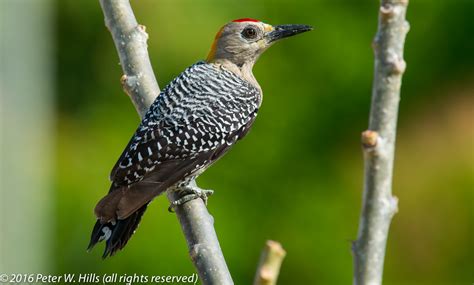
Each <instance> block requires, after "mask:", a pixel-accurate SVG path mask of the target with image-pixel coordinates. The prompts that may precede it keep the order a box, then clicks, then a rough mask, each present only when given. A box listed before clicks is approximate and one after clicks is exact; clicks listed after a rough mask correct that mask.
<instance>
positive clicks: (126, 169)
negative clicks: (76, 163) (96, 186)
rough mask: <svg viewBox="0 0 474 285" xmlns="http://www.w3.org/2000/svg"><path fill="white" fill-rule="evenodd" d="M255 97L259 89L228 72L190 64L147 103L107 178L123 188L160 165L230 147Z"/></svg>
mask: <svg viewBox="0 0 474 285" xmlns="http://www.w3.org/2000/svg"><path fill="white" fill-rule="evenodd" d="M261 98H262V96H261V93H260V91H259V89H257V88H256V87H254V86H252V85H251V84H250V83H248V82H247V81H244V80H243V79H241V78H240V77H238V76H236V75H235V74H234V73H232V72H230V71H228V70H225V69H223V68H219V67H217V66H215V65H213V64H208V63H205V62H198V63H196V64H194V65H192V66H190V67H189V68H187V69H186V70H185V71H184V72H183V73H181V74H180V75H179V76H178V77H177V78H175V79H174V80H173V81H172V82H171V83H170V84H169V85H167V86H166V87H165V89H164V90H163V91H162V92H161V94H160V96H158V98H157V99H156V100H155V102H154V103H153V104H152V105H151V107H150V110H149V111H148V112H147V114H146V115H145V117H144V119H143V120H142V122H141V124H140V126H139V127H138V129H137V131H136V133H135V135H134V136H133V138H132V139H131V143H130V144H129V146H128V148H127V149H126V150H125V151H124V154H123V155H122V157H121V158H120V159H119V161H118V162H117V165H116V166H115V167H114V169H113V170H112V173H111V180H112V181H114V182H115V183H117V184H119V185H123V184H127V185H129V184H132V183H135V182H138V181H140V180H142V179H143V178H144V177H145V176H146V175H147V174H148V173H149V172H152V171H154V170H155V168H156V167H158V166H159V165H160V164H161V163H162V162H164V161H169V160H184V161H186V160H190V159H191V160H192V159H193V158H196V157H197V156H199V154H202V153H206V152H212V151H213V150H215V149H217V148H219V147H222V146H230V145H232V144H233V143H234V142H235V141H236V140H237V139H238V138H239V136H242V135H243V134H245V133H246V131H247V128H249V127H250V124H249V123H250V122H253V120H254V118H255V116H256V115H257V110H258V108H259V106H260V104H261ZM209 162H210V161H207V162H203V164H202V165H200V167H202V166H204V165H205V164H207V163H209ZM191 171H192V172H194V170H191Z"/></svg>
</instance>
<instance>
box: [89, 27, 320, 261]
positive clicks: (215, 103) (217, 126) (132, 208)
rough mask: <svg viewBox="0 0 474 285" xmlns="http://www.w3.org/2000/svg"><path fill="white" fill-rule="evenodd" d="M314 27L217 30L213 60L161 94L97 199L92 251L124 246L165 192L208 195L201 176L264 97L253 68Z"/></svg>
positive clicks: (252, 118) (239, 133)
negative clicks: (104, 192) (266, 53)
mask: <svg viewBox="0 0 474 285" xmlns="http://www.w3.org/2000/svg"><path fill="white" fill-rule="evenodd" d="M310 30H312V27H311V26H309V25H301V24H289V25H276V26H272V25H270V24H266V23H264V22H262V21H259V20H256V19H252V18H242V19H237V20H233V21H231V22H229V23H227V24H225V25H224V26H223V27H222V28H221V29H219V31H218V32H217V34H216V36H215V38H214V41H213V43H212V45H211V49H210V51H209V53H208V56H207V58H206V59H205V60H202V61H198V62H197V63H195V64H193V65H191V66H189V67H188V68H186V69H185V70H184V71H183V72H182V73H181V74H180V75H178V76H177V77H176V78H175V79H173V80H172V81H171V82H170V83H169V84H168V85H167V86H166V87H165V88H164V89H163V90H162V91H161V92H160V94H159V96H158V97H157V98H156V99H155V101H154V102H153V103H152V105H151V106H150V108H149V110H148V111H147V113H146V114H145V115H144V117H143V119H142V121H141V123H140V125H139V126H138V128H137V130H136V131H135V133H134V135H133V136H132V138H131V139H130V141H129V143H128V145H127V146H126V147H125V149H124V151H123V152H122V155H121V156H120V157H119V159H118V161H117V163H116V164H115V166H114V167H113V168H112V171H111V173H110V180H111V186H110V190H109V192H108V194H107V195H106V196H105V197H103V198H102V199H101V200H100V201H99V202H98V203H97V205H96V207H95V209H94V212H95V216H96V218H97V220H96V223H95V226H94V228H93V230H92V234H91V239H90V243H89V246H88V250H90V249H92V248H93V247H94V246H95V245H96V244H97V243H99V242H101V241H105V243H106V245H105V250H104V253H103V256H102V257H103V258H106V257H108V256H113V255H114V254H115V253H116V252H117V251H119V250H121V249H123V247H124V246H125V245H126V244H127V242H128V241H129V239H130V237H131V236H132V235H133V233H134V232H135V230H136V229H137V226H138V224H139V223H140V220H141V218H142V215H143V214H144V212H145V210H146V209H147V206H148V204H149V203H150V202H151V201H152V200H153V199H154V198H155V197H157V196H159V195H160V194H162V193H164V192H166V191H168V190H170V191H173V190H178V189H185V190H186V191H187V194H186V195H184V196H183V197H182V199H179V200H178V201H176V202H175V203H174V205H172V206H177V205H180V204H182V203H185V202H186V201H188V200H190V199H195V198H199V197H201V198H203V199H206V198H207V195H209V194H210V192H209V191H205V190H202V191H201V190H200V189H199V188H198V187H197V186H196V184H195V182H194V180H195V179H196V178H197V177H198V176H199V175H200V174H202V173H203V172H204V171H205V170H206V169H207V168H208V167H209V166H211V165H212V164H213V163H215V162H216V161H217V160H218V159H219V158H221V157H222V156H223V155H224V154H225V153H227V152H228V151H229V149H230V148H231V147H232V146H233V145H234V144H235V143H236V142H237V141H239V140H241V139H242V138H243V137H245V136H246V134H247V133H248V131H249V130H250V128H251V126H252V124H253V123H254V121H255V118H256V116H257V112H258V110H259V108H260V106H261V103H262V96H263V95H262V94H263V93H262V89H261V87H260V85H259V84H258V82H257V80H256V79H255V77H254V75H253V73H252V68H253V66H254V64H255V62H256V61H257V59H258V58H259V56H260V55H261V54H262V53H263V52H264V51H265V50H267V49H268V48H269V47H270V46H272V45H273V44H274V43H275V42H277V41H279V40H281V39H283V38H287V37H290V36H294V35H297V34H300V33H303V32H307V31H310Z"/></svg>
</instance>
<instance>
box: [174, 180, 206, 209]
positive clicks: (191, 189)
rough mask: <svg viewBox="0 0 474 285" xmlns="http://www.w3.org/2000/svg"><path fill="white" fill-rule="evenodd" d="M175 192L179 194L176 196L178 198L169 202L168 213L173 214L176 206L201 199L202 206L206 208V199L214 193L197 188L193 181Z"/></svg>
mask: <svg viewBox="0 0 474 285" xmlns="http://www.w3.org/2000/svg"><path fill="white" fill-rule="evenodd" d="M175 191H176V192H177V193H178V194H179V195H178V196H179V197H180V198H179V199H177V200H175V201H173V202H171V204H170V206H169V207H168V211H170V212H174V209H175V208H176V207H177V206H180V205H183V204H184V203H186V202H189V201H191V200H194V199H198V198H201V199H202V200H203V201H204V204H205V205H206V206H207V198H208V197H209V196H211V195H212V194H213V193H214V191H213V190H209V189H201V188H199V186H197V184H196V181H195V180H192V181H191V182H190V183H189V184H187V185H186V186H183V187H179V188H178V189H176V190H175Z"/></svg>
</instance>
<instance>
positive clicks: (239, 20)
mask: <svg viewBox="0 0 474 285" xmlns="http://www.w3.org/2000/svg"><path fill="white" fill-rule="evenodd" d="M232 22H237V23H240V22H261V21H259V20H257V19H252V18H242V19H237V20H233V21H232Z"/></svg>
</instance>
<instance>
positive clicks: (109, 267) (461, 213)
mask: <svg viewBox="0 0 474 285" xmlns="http://www.w3.org/2000/svg"><path fill="white" fill-rule="evenodd" d="M48 3H49V5H51V6H52V7H53V10H52V11H53V12H52V14H51V15H52V17H54V18H52V19H53V23H52V24H53V25H54V41H53V42H52V43H53V50H54V52H53V53H52V57H53V58H54V60H55V72H54V82H55V83H54V86H55V88H54V89H55V94H56V95H55V97H54V134H55V136H54V139H53V140H54V142H53V145H54V156H53V157H54V161H53V163H52V166H51V167H52V168H53V170H54V175H52V183H51V184H52V187H53V191H51V192H48V193H49V194H48V195H49V196H48V199H49V200H50V201H52V206H53V209H52V215H51V216H50V218H49V221H50V222H51V228H52V232H51V237H50V245H51V246H52V251H49V258H48V260H49V262H50V266H49V268H50V269H51V271H52V272H54V273H57V274H60V273H71V272H77V273H90V272H96V273H100V274H102V273H119V274H124V273H126V274H133V273H138V274H146V275H158V274H159V275H168V274H169V275H179V274H186V275H190V274H191V273H193V272H194V268H193V266H192V263H191V262H190V259H189V256H188V253H187V247H186V243H185V240H184V237H183V236H182V232H181V230H180V225H179V223H178V222H177V219H176V217H175V215H173V214H170V213H168V212H167V210H166V209H167V206H168V201H167V200H166V199H164V197H160V198H158V199H156V200H155V202H154V203H152V205H151V207H149V210H148V211H147V214H146V215H145V216H144V219H143V221H142V223H141V225H140V227H139V230H138V231H137V233H136V234H135V235H134V236H133V238H132V239H131V240H130V242H129V244H128V245H127V247H126V248H125V250H124V251H122V252H119V253H118V254H117V255H116V256H114V257H113V258H111V259H107V260H105V261H103V260H101V258H100V255H101V254H102V246H99V248H96V249H94V250H93V252H92V253H87V252H86V251H85V248H86V246H87V244H88V241H89V235H90V231H91V228H92V226H93V223H94V221H95V218H94V215H93V208H94V205H95V203H96V202H97V201H98V200H99V199H100V198H101V197H102V196H103V195H104V194H105V193H106V191H107V190H108V187H109V181H108V179H107V177H108V174H109V171H110V169H111V167H112V166H113V164H114V163H115V162H116V159H117V158H118V156H119V155H120V154H121V152H122V150H123V148H124V147H125V145H126V144H127V142H128V140H129V138H130V136H131V135H132V134H133V132H134V130H135V128H136V126H137V124H138V123H139V118H138V116H137V114H136V112H135V110H134V108H133V106H132V104H131V103H130V100H129V98H128V97H127V96H126V95H125V93H124V92H123V91H122V89H121V86H120V82H119V78H120V76H121V75H122V72H121V68H120V66H119V64H118V62H119V61H118V57H117V53H116V50H115V47H114V45H113V42H112V39H111V36H110V34H109V32H108V31H107V29H106V28H105V26H104V20H103V15H102V11H101V9H100V6H99V3H98V1H73V0H56V1H52V2H48ZM132 6H133V9H134V11H135V15H136V17H137V19H138V21H139V23H141V24H143V25H145V26H146V27H147V32H148V34H149V37H150V38H149V41H148V46H149V53H150V57H151V61H152V64H153V67H154V70H155V74H156V75H157V79H158V81H159V83H160V87H161V88H163V87H164V86H165V85H166V84H167V82H169V81H170V80H171V79H173V78H174V77H175V76H176V75H178V74H179V73H180V72H181V71H182V70H184V68H186V67H187V66H188V65H190V64H192V63H194V62H196V61H198V60H200V59H203V58H205V57H206V54H207V52H208V50H209V48H210V45H211V42H212V39H213V37H214V35H215V33H216V31H217V30H218V29H219V27H220V26H222V25H223V24H224V23H226V22H228V21H229V20H232V19H235V18H242V17H252V18H257V19H261V20H263V21H265V22H267V23H270V24H286V23H304V24H310V25H313V26H314V27H315V30H314V31H312V32H311V33H306V34H304V35H301V36H298V37H295V38H292V39H291V40H285V41H283V42H281V43H278V44H276V45H275V46H274V47H272V48H271V49H269V50H268V51H267V52H266V53H265V54H264V55H263V56H262V57H261V59H260V60H259V62H258V63H257V64H256V66H255V68H254V74H255V76H256V78H257V80H258V81H259V82H260V85H261V86H262V88H263V91H264V102H263V105H262V108H261V110H260V112H259V117H258V119H257V121H256V123H255V125H254V127H253V129H252V131H251V132H250V134H249V135H248V136H247V137H246V138H245V139H244V140H243V141H241V142H240V143H238V144H237V145H236V146H235V147H234V149H233V150H232V151H230V152H229V153H228V155H226V156H225V157H224V158H223V159H221V160H220V161H219V162H218V163H217V164H215V165H214V166H213V167H212V168H211V169H209V170H208V171H207V172H206V173H205V174H204V175H202V176H201V177H200V178H199V180H198V183H199V184H200V185H201V187H204V188H211V189H214V190H216V191H215V195H214V196H213V197H212V198H211V199H210V202H209V206H208V208H209V211H210V213H211V214H212V215H213V216H214V218H215V227H216V231H217V233H218V236H219V239H220V243H221V247H222V249H223V252H224V255H225V257H226V260H227V263H228V266H229V268H230V271H231V273H232V275H233V278H234V281H235V283H236V284H251V281H252V280H253V276H254V273H255V269H256V265H257V262H258V258H259V255H260V251H261V249H262V247H263V245H264V242H265V240H267V239H274V240H277V241H280V242H281V243H282V244H283V246H284V248H285V249H286V250H287V252H288V254H287V257H286V259H285V261H284V263H283V266H282V269H281V273H280V279H279V284H350V283H351V282H352V256H351V251H350V246H351V244H350V242H351V240H354V239H355V237H356V234H357V228H358V222H359V213H360V206H361V194H362V184H363V180H362V176H363V173H362V170H363V164H362V153H361V148H360V144H359V137H360V133H361V131H363V130H365V129H366V127H367V121H368V112H369V106H370V105H369V104H370V94H371V85H372V75H373V54H372V50H371V46H370V45H371V40H372V38H373V36H374V34H375V31H376V26H377V11H378V1H368V0H365V1H329V0H327V1H309V0H308V1H303V0H296V1H265V0H260V1H230V0H229V1H217V0H216V1H191V0H188V1H171V0H167V1H158V0H157V1H151V0H148V1H145V0H142V1H132ZM407 17H408V20H409V22H410V25H411V30H410V32H409V33H408V37H407V41H406V46H405V60H406V62H407V71H406V73H405V76H404V78H403V86H402V101H401V104H400V115H399V128H398V129H399V132H398V137H397V149H396V159H395V173H394V182H393V183H394V185H393V191H394V195H396V196H397V197H398V198H399V213H398V214H397V215H396V216H395V217H394V219H393V222H392V226H391V231H390V236H389V241H388V247H387V254H386V262H385V274H384V284H470V283H472V282H474V234H473V229H474V215H473V214H474V210H473V209H474V196H473V193H474V192H473V190H474V175H473V174H474V166H473V165H474V164H473V163H474V125H473V123H474V116H473V111H474V96H473V95H474V1H471V0H464V1H463V0H457V1H456V0H451V1H439V0H432V1H428V0H424V1H416V0H412V1H411V3H410V5H409V7H408V15H407ZM5 171H7V170H5ZM6 173H7V172H6ZM4 174H5V173H4ZM5 175H6V174H5ZM45 223H46V221H45Z"/></svg>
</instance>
